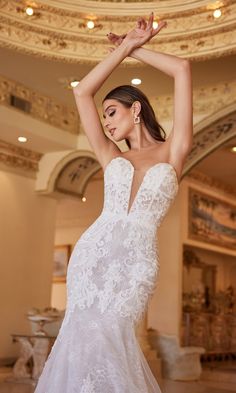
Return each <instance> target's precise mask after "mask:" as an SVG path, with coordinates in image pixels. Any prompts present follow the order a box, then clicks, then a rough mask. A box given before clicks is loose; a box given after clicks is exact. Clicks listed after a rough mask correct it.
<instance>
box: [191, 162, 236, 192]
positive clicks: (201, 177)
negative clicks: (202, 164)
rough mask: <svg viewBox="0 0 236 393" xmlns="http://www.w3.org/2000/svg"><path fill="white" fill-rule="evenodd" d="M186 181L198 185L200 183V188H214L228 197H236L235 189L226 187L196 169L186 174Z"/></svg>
mask: <svg viewBox="0 0 236 393" xmlns="http://www.w3.org/2000/svg"><path fill="white" fill-rule="evenodd" d="M187 179H191V180H196V181H197V182H198V183H201V185H202V186H209V187H211V188H215V189H216V190H218V191H219V190H220V191H223V192H224V193H225V194H228V195H229V196H230V197H232V196H234V197H236V187H231V186H230V185H226V184H225V183H223V182H222V181H219V180H217V179H214V178H213V177H211V176H208V175H206V174H205V173H203V172H200V171H198V170H196V169H193V170H192V171H191V172H190V173H188V175H187Z"/></svg>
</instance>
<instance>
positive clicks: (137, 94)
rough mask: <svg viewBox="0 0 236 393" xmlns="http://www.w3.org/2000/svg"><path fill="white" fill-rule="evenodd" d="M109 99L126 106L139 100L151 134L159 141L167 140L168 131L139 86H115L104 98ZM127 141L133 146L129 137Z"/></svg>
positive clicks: (141, 112)
mask: <svg viewBox="0 0 236 393" xmlns="http://www.w3.org/2000/svg"><path fill="white" fill-rule="evenodd" d="M108 99H114V100H117V101H119V102H120V103H121V104H123V105H124V106H125V107H126V108H130V107H131V106H132V104H133V103H134V102H135V101H139V102H140V104H141V111H140V116H141V119H142V120H143V122H144V124H145V126H146V127H147V129H148V131H149V133H150V135H151V136H152V137H153V138H154V139H156V140H157V141H161V142H164V141H165V138H166V133H165V131H164V129H163V128H162V126H161V125H160V124H159V123H158V121H157V119H156V116H155V113H154V110H153V108H152V106H151V104H150V102H149V100H148V98H147V97H146V95H145V94H144V93H143V92H142V91H141V90H139V89H138V88H137V87H134V86H130V85H123V86H118V87H115V88H114V89H113V90H111V91H110V92H109V93H108V94H107V95H106V97H105V98H104V99H103V102H104V101H105V100H108ZM126 143H127V145H128V147H129V148H130V147H131V146H130V142H129V140H128V139H126Z"/></svg>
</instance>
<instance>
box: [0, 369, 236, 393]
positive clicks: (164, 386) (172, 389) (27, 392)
mask: <svg viewBox="0 0 236 393" xmlns="http://www.w3.org/2000/svg"><path fill="white" fill-rule="evenodd" d="M221 366H223V367H221ZM10 375H11V370H10V369H9V368H2V369H0V393H33V392H34V386H32V385H29V384H23V383H18V384H16V383H13V382H5V379H6V378H8V377H9V376H10ZM160 388H161V390H162V393H235V392H236V362H235V363H234V364H232V365H230V366H228V367H227V366H224V365H220V367H219V366H218V365H215V366H214V365H210V366H209V367H205V368H204V370H203V375H202V379H201V380H200V381H198V382H175V381H167V380H162V382H161V383H160Z"/></svg>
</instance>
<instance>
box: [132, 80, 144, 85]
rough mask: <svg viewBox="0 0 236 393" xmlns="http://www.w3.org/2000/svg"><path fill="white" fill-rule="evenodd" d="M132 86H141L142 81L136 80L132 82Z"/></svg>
mask: <svg viewBox="0 0 236 393" xmlns="http://www.w3.org/2000/svg"><path fill="white" fill-rule="evenodd" d="M131 83H132V85H140V84H141V83H142V81H141V79H139V78H134V79H132V81H131Z"/></svg>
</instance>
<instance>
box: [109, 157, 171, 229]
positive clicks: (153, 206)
mask: <svg viewBox="0 0 236 393" xmlns="http://www.w3.org/2000/svg"><path fill="white" fill-rule="evenodd" d="M134 172H135V169H134V167H133V165H132V163H131V162H130V161H129V160H127V159H126V158H124V157H115V158H113V159H112V160H111V161H110V162H109V164H108V165H107V167H106V169H105V172H104V181H105V195H104V208H103V212H104V213H105V212H106V213H110V214H113V215H120V216H123V218H124V219H125V218H127V219H128V218H130V219H131V218H134V219H135V218H136V219H138V220H139V221H140V222H142V223H150V221H151V222H152V223H155V224H156V226H159V225H160V223H161V221H162V219H163V218H164V216H165V214H166V212H167V210H168V209H169V207H170V204H171V202H172V200H173V199H174V197H175V195H176V193H177V191H178V180H177V175H176V172H175V169H174V168H173V166H172V165H171V164H169V163H165V162H160V163H157V164H154V165H153V166H151V167H150V168H149V169H148V170H147V171H146V173H145V175H144V177H143V180H142V182H141V184H140V186H139V188H138V190H137V192H136V195H135V197H134V199H133V201H132V204H131V206H130V207H129V204H130V194H131V189H132V182H133V178H134Z"/></svg>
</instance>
